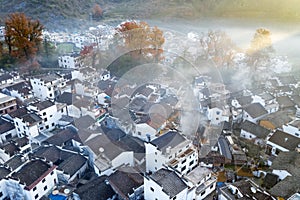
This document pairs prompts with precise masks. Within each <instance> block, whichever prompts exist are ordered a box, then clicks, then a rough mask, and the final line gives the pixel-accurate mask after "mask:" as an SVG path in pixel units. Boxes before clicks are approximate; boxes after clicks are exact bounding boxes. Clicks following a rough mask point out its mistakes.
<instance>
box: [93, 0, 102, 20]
mask: <svg viewBox="0 0 300 200" xmlns="http://www.w3.org/2000/svg"><path fill="white" fill-rule="evenodd" d="M102 17H103V10H102V8H101V7H100V5H99V4H95V5H94V7H93V18H94V19H95V20H99V19H101V18H102Z"/></svg>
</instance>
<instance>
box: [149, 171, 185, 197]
mask: <svg viewBox="0 0 300 200" xmlns="http://www.w3.org/2000/svg"><path fill="white" fill-rule="evenodd" d="M187 192H188V186H187V185H186V183H185V182H184V181H183V180H182V179H181V177H179V176H178V175H177V174H176V172H175V171H170V170H168V169H164V168H162V169H160V170H158V171H157V172H154V173H153V174H151V175H146V176H145V177H144V198H145V200H166V199H178V200H179V199H180V200H188V199H187Z"/></svg>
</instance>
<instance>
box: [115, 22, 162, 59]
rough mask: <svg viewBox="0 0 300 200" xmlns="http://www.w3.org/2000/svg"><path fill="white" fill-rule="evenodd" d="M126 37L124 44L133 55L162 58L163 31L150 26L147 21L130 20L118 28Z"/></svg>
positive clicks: (122, 36)
mask: <svg viewBox="0 0 300 200" xmlns="http://www.w3.org/2000/svg"><path fill="white" fill-rule="evenodd" d="M117 31H118V34H119V35H120V36H121V38H123V39H124V46H125V48H126V49H127V50H129V51H132V55H133V56H138V57H139V56H143V57H144V58H151V59H154V60H156V61H159V60H161V59H162V54H163V49H162V46H163V44H164V42H165V39H164V36H163V31H161V30H160V29H159V28H157V27H150V26H149V24H147V23H146V22H137V21H128V22H124V23H122V24H121V25H120V26H119V27H118V28H117Z"/></svg>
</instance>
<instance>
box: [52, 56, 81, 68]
mask: <svg viewBox="0 0 300 200" xmlns="http://www.w3.org/2000/svg"><path fill="white" fill-rule="evenodd" d="M82 65H83V64H82V62H81V56H80V55H79V54H70V55H63V56H60V57H58V66H59V67H62V68H68V69H77V68H79V67H81V66H82Z"/></svg>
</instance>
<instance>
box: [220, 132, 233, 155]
mask: <svg viewBox="0 0 300 200" xmlns="http://www.w3.org/2000/svg"><path fill="white" fill-rule="evenodd" d="M218 144H219V147H220V153H221V155H223V156H225V158H227V159H229V160H232V154H231V152H230V149H229V145H228V143H227V141H226V139H225V138H224V137H223V136H220V137H219V139H218Z"/></svg>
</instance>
